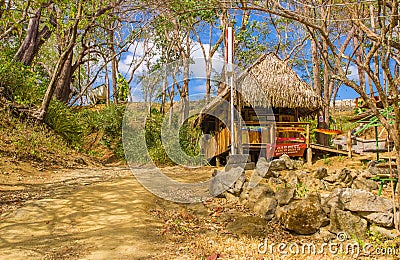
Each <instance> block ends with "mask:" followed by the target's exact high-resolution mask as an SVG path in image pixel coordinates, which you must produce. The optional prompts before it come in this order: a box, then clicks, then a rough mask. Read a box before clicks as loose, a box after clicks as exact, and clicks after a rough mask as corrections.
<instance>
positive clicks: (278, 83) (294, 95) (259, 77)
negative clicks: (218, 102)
mask: <svg viewBox="0 0 400 260" xmlns="http://www.w3.org/2000/svg"><path fill="white" fill-rule="evenodd" d="M236 84H237V86H238V90H239V91H240V93H241V95H242V96H243V98H244V100H245V101H247V102H248V103H250V105H252V106H253V107H255V106H257V107H266V106H272V107H281V108H298V109H302V110H307V111H309V112H312V111H315V110H318V109H320V108H322V106H323V105H322V104H323V103H322V99H321V97H320V96H318V95H317V94H316V93H315V91H313V89H312V88H311V87H310V86H309V85H308V84H307V83H306V82H304V81H303V80H301V79H300V78H299V76H298V75H297V74H296V72H295V71H294V70H293V69H291V68H290V67H289V66H288V65H287V64H286V63H285V62H284V61H282V60H281V59H279V57H278V56H277V55H275V54H274V53H267V54H265V55H263V56H262V57H260V58H259V59H258V60H257V61H256V62H255V63H254V64H253V65H252V66H251V67H249V68H247V69H246V70H245V71H244V72H243V73H242V74H241V75H240V76H239V77H238V80H237V83H236ZM261 90H262V91H263V92H264V95H263V94H262V93H260V91H261Z"/></svg>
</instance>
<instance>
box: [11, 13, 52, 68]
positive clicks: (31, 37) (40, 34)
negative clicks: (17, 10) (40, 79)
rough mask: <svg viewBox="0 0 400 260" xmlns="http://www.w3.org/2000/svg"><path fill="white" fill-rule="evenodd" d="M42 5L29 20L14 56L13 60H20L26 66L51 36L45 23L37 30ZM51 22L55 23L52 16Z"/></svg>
mask: <svg viewBox="0 0 400 260" xmlns="http://www.w3.org/2000/svg"><path fill="white" fill-rule="evenodd" d="M41 12H42V7H40V8H39V9H38V10H37V11H36V12H35V14H34V16H33V17H32V18H31V19H30V20H29V24H28V29H27V31H26V36H25V39H24V41H23V42H22V44H21V46H20V47H19V49H18V51H17V53H16V54H15V56H14V59H15V60H18V61H20V62H22V63H23V64H24V65H26V66H28V65H30V64H31V63H32V61H33V59H34V58H35V57H36V55H37V54H38V52H39V49H40V47H41V46H42V45H43V43H45V42H46V40H48V39H49V38H50V36H51V30H50V29H49V27H48V26H47V25H45V26H44V27H43V29H42V30H40V31H39V24H40V18H41ZM50 21H51V23H52V24H54V23H55V21H54V19H52V17H51V18H50Z"/></svg>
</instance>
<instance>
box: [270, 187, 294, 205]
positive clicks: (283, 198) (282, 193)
mask: <svg viewBox="0 0 400 260" xmlns="http://www.w3.org/2000/svg"><path fill="white" fill-rule="evenodd" d="M295 190H296V188H294V187H284V188H280V189H278V190H277V191H276V192H275V198H276V199H277V201H278V204H279V206H284V205H287V204H289V202H290V200H292V199H293V197H294V192H295Z"/></svg>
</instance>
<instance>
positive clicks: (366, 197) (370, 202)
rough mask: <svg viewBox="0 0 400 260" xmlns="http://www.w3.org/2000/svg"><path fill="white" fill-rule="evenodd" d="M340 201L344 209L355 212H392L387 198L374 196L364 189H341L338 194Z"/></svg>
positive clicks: (390, 203)
mask: <svg viewBox="0 0 400 260" xmlns="http://www.w3.org/2000/svg"><path fill="white" fill-rule="evenodd" d="M339 200H340V203H341V204H342V205H343V207H344V209H346V210H350V211H355V212H392V211H393V206H392V202H391V201H390V200H389V199H385V198H382V197H378V196H375V195H374V194H372V193H371V192H368V191H365V190H353V189H349V188H345V189H342V190H341V191H340V194H339Z"/></svg>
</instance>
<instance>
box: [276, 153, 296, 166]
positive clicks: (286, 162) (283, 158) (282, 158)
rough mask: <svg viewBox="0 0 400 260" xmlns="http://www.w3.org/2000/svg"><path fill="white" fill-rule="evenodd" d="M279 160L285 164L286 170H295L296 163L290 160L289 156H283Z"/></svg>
mask: <svg viewBox="0 0 400 260" xmlns="http://www.w3.org/2000/svg"><path fill="white" fill-rule="evenodd" d="M279 159H281V160H283V161H284V162H285V166H286V169H288V170H293V169H294V168H295V167H296V165H295V163H294V162H293V161H292V159H290V156H289V155H287V154H282V156H281V157H279Z"/></svg>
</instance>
